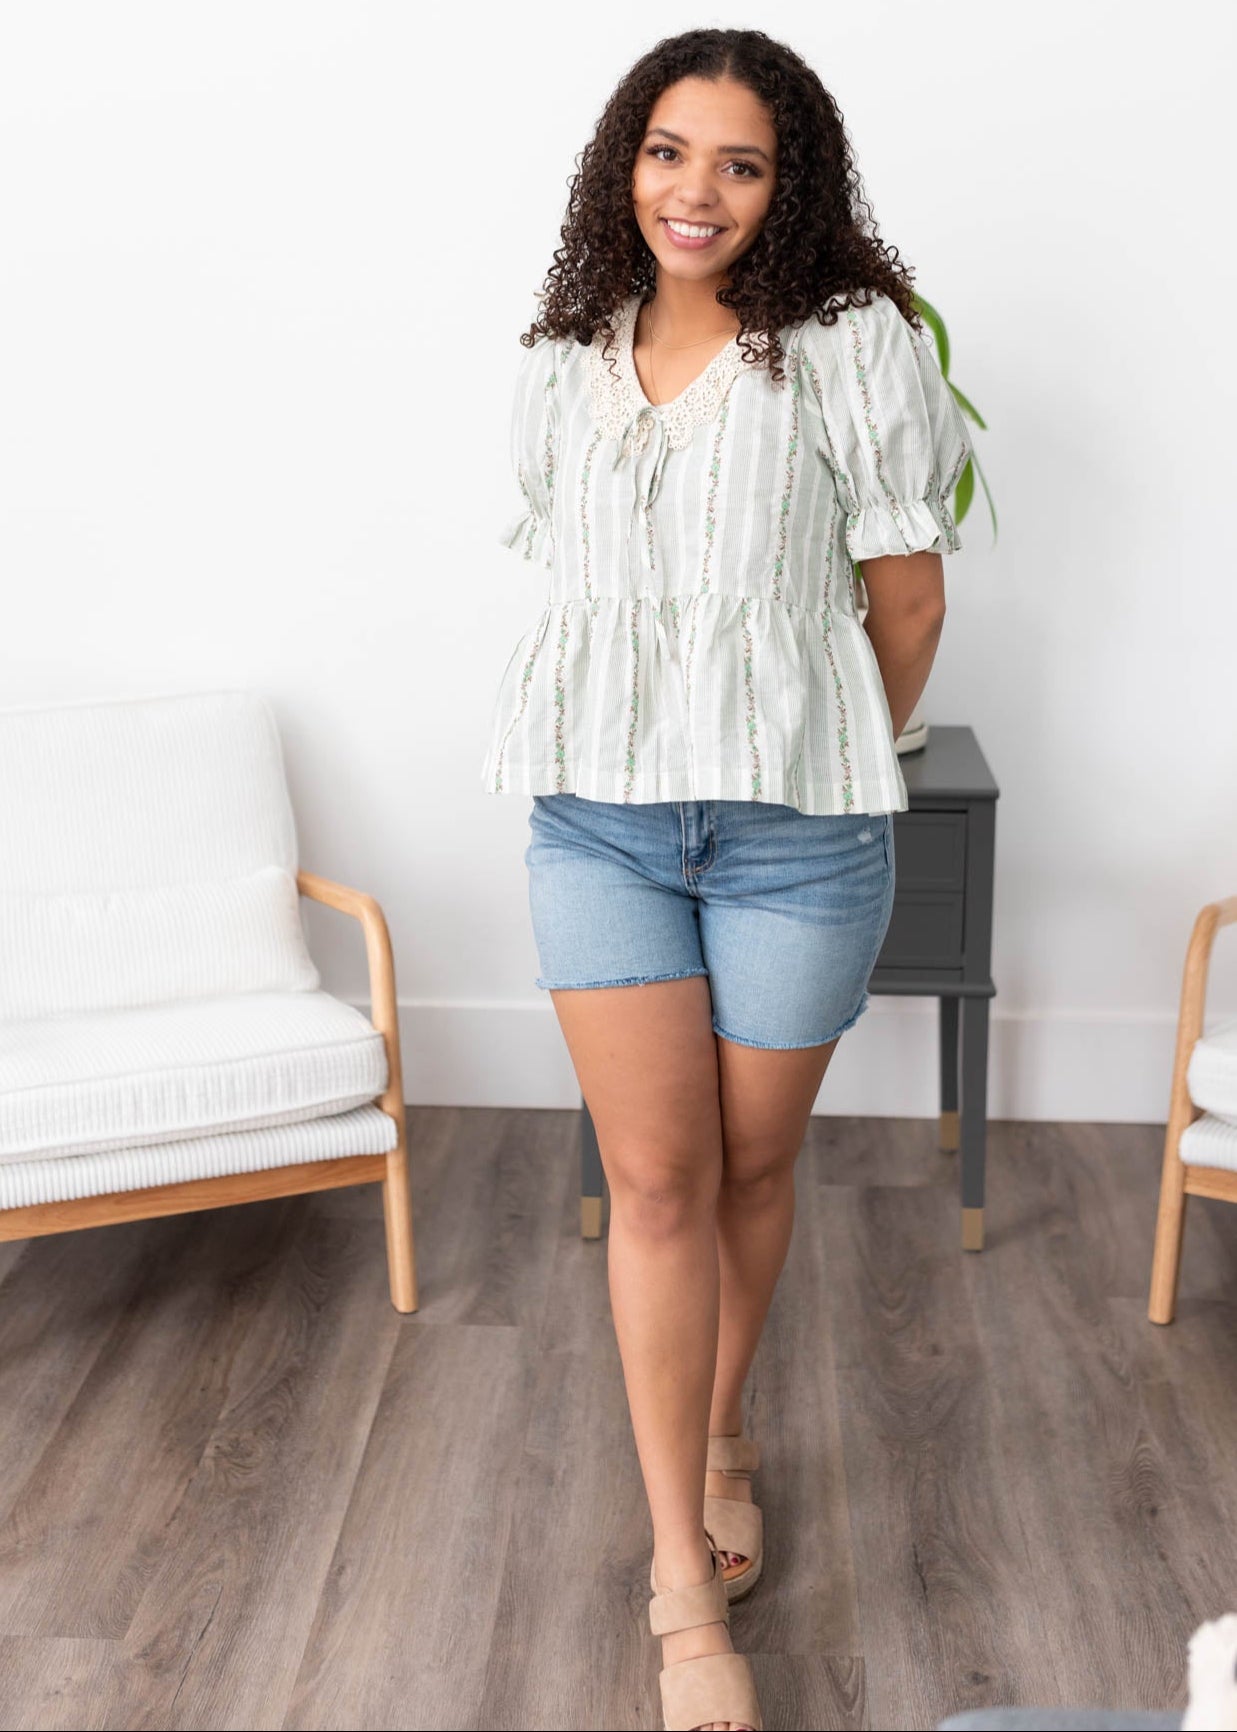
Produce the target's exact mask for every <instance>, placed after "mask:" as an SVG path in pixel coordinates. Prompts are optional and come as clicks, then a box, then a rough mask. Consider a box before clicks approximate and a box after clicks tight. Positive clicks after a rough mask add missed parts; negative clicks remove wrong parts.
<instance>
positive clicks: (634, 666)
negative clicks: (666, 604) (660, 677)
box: [623, 601, 640, 800]
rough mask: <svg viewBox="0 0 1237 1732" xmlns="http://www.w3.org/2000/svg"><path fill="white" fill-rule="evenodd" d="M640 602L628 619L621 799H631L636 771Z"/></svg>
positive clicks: (633, 608) (638, 711) (633, 607)
mask: <svg viewBox="0 0 1237 1732" xmlns="http://www.w3.org/2000/svg"><path fill="white" fill-rule="evenodd" d="M639 613H640V603H639V602H638V601H637V602H636V603H634V605H633V606H632V610H631V617H630V619H629V620H628V630H629V632H630V634H631V700H630V703H629V705H628V710H627V718H628V719H627V756H626V759H625V761H624V765H623V799H624V800H630V799H631V790H632V782H633V778H634V776H635V773H636V723H637V721H638V720H639V716H640V630H639V627H638V626H637V624H636V620H637V618H638V617H639Z"/></svg>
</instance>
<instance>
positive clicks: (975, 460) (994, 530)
mask: <svg viewBox="0 0 1237 1732" xmlns="http://www.w3.org/2000/svg"><path fill="white" fill-rule="evenodd" d="M970 461H971V462H972V463H973V464H974V465H975V473H976V474H977V475H978V476H979V481H980V485H981V486H982V488H983V490H984V493H985V495H986V497H987V500H988V510H989V511H990V512H991V513H992V539H993V541H995V540H996V535H997V526H996V506H995V505H994V504H993V503H992V494H991V492H989V489H988V482H987V478H986V477H985V475H984V472H983V469H982V467H981V466H980V461H979V458H978V457H976V455H975V453H974V452H973V451H972V452H971V457H970Z"/></svg>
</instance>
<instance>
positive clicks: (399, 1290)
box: [382, 1124, 417, 1312]
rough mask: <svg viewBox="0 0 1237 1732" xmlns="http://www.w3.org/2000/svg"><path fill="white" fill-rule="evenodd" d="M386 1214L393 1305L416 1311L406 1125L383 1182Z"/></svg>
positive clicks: (402, 1309)
mask: <svg viewBox="0 0 1237 1732" xmlns="http://www.w3.org/2000/svg"><path fill="white" fill-rule="evenodd" d="M382 1213H383V1216H384V1218H385V1220H386V1228H387V1277H388V1280H389V1281H390V1286H391V1303H392V1305H394V1307H395V1309H396V1310H397V1311H403V1312H409V1311H415V1310H416V1308H417V1260H416V1252H415V1250H414V1248H413V1242H412V1189H411V1186H410V1185H409V1182H408V1143H407V1132H406V1131H405V1129H404V1127H403V1125H402V1124H401V1126H400V1138H399V1143H398V1144H397V1146H396V1147H395V1148H393V1149H392V1150H391V1152H390V1154H389V1155H388V1156H387V1176H386V1178H385V1179H384V1180H383V1182H382Z"/></svg>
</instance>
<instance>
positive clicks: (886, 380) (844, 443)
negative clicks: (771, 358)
mask: <svg viewBox="0 0 1237 1732" xmlns="http://www.w3.org/2000/svg"><path fill="white" fill-rule="evenodd" d="M800 359H801V364H802V366H803V369H804V371H805V373H806V375H807V382H806V383H807V391H808V393H810V400H811V402H812V403H813V404H814V406H815V409H816V410H818V411H819V420H818V421H817V423H816V429H815V431H816V436H817V450H818V453H819V455H820V456H821V457H822V458H823V459H824V461H825V462H826V463H827V464H828V466H829V468H830V469H831V471H832V472H833V482H834V486H835V488H836V490H837V495H838V498H839V500H840V502H841V505H842V509H843V510H844V511H845V513H846V548H847V552H848V553H849V554H850V557H851V559H852V560H855V561H861V560H864V559H876V558H879V557H880V556H882V555H883V554H889V553H894V554H905V553H920V552H934V553H954V552H956V551H957V550H958V548H960V547H961V545H962V543H961V541H960V539H959V537H958V531H957V529H956V527H955V525H954V521H953V518H952V517H951V516H950V514H949V505H948V500H949V496H950V494H951V493H952V492H953V490H954V488H955V487H956V485H957V482H958V477H959V476H960V475H961V473H962V470H963V468H964V467H965V465H966V460H967V458H968V457H969V456H970V452H971V445H970V440H969V438H968V436H967V433H966V428H965V424H964V422H963V418H962V412H961V410H960V409H959V408H958V405H957V403H956V402H955V400H954V396H953V393H952V391H951V390H950V389H949V386H948V384H947V382H946V380H945V378H944V377H943V375H942V373H941V370H940V366H939V365H938V363H937V359H936V355H935V352H934V351H933V349H932V348H931V346H930V345H929V343H928V341H927V339H926V338H925V337H924V336H923V335H922V334H921V333H920V332H918V331H916V330H915V329H914V327H913V326H912V325H910V324H909V323H908V322H907V321H906V320H905V319H904V318H903V317H902V314H901V312H900V311H899V309H898V306H897V303H896V302H895V301H893V300H892V299H891V298H890V297H889V296H888V295H877V296H875V297H874V298H873V300H872V301H871V303H870V304H869V305H867V306H864V307H847V308H846V309H845V310H844V311H842V312H841V313H839V314H838V318H837V322H836V324H834V325H822V324H821V323H820V322H819V320H817V319H816V318H815V317H812V318H810V319H808V321H807V322H806V324H805V325H804V327H803V330H802V334H801V338H800Z"/></svg>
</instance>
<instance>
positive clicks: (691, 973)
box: [533, 968, 709, 992]
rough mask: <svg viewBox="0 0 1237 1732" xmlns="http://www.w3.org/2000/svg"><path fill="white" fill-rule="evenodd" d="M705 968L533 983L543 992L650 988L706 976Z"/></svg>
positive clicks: (538, 980) (539, 980)
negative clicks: (591, 988)
mask: <svg viewBox="0 0 1237 1732" xmlns="http://www.w3.org/2000/svg"><path fill="white" fill-rule="evenodd" d="M708 972H709V971H708V969H707V968H685V969H684V970H683V971H682V973H681V974H635V975H632V976H631V977H630V978H624V979H619V980H541V979H540V978H539V979H537V980H535V981H534V982H533V985H534V986H539V987H541V989H542V991H544V992H575V991H577V990H579V991H584V990H585V989H586V988H590V987H595V986H652V985H653V984H654V983H655V982H656V981H659V980H692V979H694V978H695V977H696V976H697V975H701V974H704V975H707V974H708Z"/></svg>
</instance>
